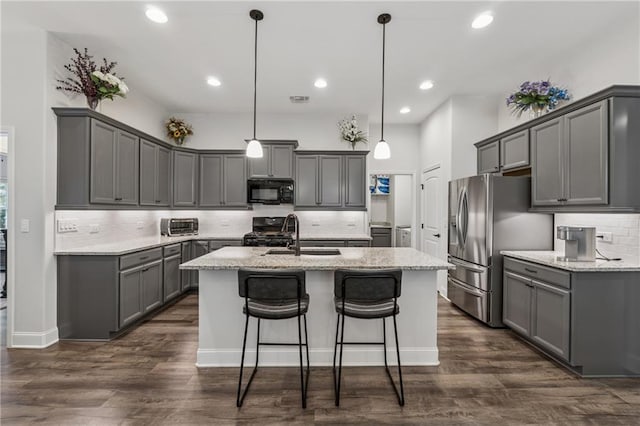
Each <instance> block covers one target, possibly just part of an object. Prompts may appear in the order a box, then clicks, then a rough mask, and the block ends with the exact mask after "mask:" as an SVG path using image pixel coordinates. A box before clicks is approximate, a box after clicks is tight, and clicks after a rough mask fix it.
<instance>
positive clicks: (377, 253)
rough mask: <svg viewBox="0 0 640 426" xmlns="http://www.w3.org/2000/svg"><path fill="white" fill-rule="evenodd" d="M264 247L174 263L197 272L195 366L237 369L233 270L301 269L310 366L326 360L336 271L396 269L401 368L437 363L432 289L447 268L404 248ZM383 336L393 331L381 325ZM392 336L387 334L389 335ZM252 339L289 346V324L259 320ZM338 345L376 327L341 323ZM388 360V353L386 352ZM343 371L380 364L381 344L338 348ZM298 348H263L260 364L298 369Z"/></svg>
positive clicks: (239, 327) (376, 337)
mask: <svg viewBox="0 0 640 426" xmlns="http://www.w3.org/2000/svg"><path fill="white" fill-rule="evenodd" d="M267 250H269V249H268V248H265V247H225V248H222V249H219V250H216V251H214V252H212V253H209V254H207V255H204V256H201V257H199V258H197V259H194V260H191V261H189V262H186V263H183V264H182V265H180V268H181V269H190V270H198V271H199V275H200V277H199V301H198V314H199V324H198V326H199V327H198V353H197V361H196V365H197V366H198V367H238V366H239V365H240V356H241V352H242V336H243V331H244V321H245V316H244V314H243V313H242V306H243V303H244V302H243V299H241V298H240V297H239V295H238V269H240V268H256V269H304V270H305V271H306V286H307V293H309V297H310V303H309V312H308V314H307V321H308V326H309V352H310V359H311V365H313V366H330V365H332V362H333V350H334V345H335V331H336V324H337V314H336V312H335V310H334V303H333V274H334V271H335V270H336V269H402V273H403V276H402V295H401V297H400V298H399V299H398V304H399V306H400V313H399V315H398V317H397V321H398V339H399V342H400V356H401V359H402V364H403V365H407V366H409V365H414V366H418V365H420V366H428V365H438V364H439V361H438V347H437V297H438V292H437V285H436V281H437V280H436V274H437V271H439V270H446V269H453V268H454V266H453V265H451V264H449V263H447V262H446V261H443V260H441V259H437V258H435V257H432V256H429V255H427V254H425V253H422V252H420V251H418V250H415V249H412V248H340V255H334V256H327V255H302V256H300V257H296V256H293V255H278V254H273V255H269V254H265V253H266V252H267ZM256 324H257V321H251V323H250V325H249V333H248V335H247V359H246V360H245V362H247V363H248V365H250V364H251V363H252V362H254V361H255V341H256ZM387 333H393V331H392V325H391V321H387ZM391 335H392V334H389V336H391ZM260 338H261V340H262V341H269V342H292V341H295V340H297V322H296V320H295V319H288V320H277V321H261V328H260ZM345 340H348V341H382V321H381V320H362V319H356V318H349V317H347V318H346V322H345ZM387 352H388V356H389V360H390V362H392V363H393V362H395V358H396V357H395V347H393V346H392V345H388V346H387ZM343 359H344V360H343V364H344V365H384V356H383V351H382V347H381V346H377V345H371V346H370V345H357V346H349V347H345V351H344V358H343ZM298 364H299V358H298V350H297V348H293V347H279V346H267V347H262V348H261V350H260V365H261V366H298Z"/></svg>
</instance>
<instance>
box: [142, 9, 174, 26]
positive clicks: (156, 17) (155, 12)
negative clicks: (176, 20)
mask: <svg viewBox="0 0 640 426" xmlns="http://www.w3.org/2000/svg"><path fill="white" fill-rule="evenodd" d="M145 15H147V18H149V19H150V20H152V21H153V22H157V23H158V24H164V23H165V22H167V21H168V20H169V18H167V15H166V14H165V13H164V12H163V11H161V10H160V9H158V8H157V7H153V6H149V7H148V8H147V11H146V12H145Z"/></svg>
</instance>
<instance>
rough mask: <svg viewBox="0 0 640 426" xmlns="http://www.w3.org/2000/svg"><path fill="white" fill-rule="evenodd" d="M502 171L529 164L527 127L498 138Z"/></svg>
mask: <svg viewBox="0 0 640 426" xmlns="http://www.w3.org/2000/svg"><path fill="white" fill-rule="evenodd" d="M500 160H501V161H500V168H501V170H502V171H507V170H513V169H518V168H521V167H527V166H529V129H526V130H523V131H521V132H518V133H514V134H513V135H509V136H506V137H504V138H502V139H500Z"/></svg>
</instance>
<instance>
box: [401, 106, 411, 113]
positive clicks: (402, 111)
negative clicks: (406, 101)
mask: <svg viewBox="0 0 640 426" xmlns="http://www.w3.org/2000/svg"><path fill="white" fill-rule="evenodd" d="M410 112H411V108H409V107H408V106H405V107H402V108H400V114H409V113H410Z"/></svg>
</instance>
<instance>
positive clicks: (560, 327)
mask: <svg viewBox="0 0 640 426" xmlns="http://www.w3.org/2000/svg"><path fill="white" fill-rule="evenodd" d="M569 282H570V278H569V273H567V272H562V271H559V270H552V269H549V268H545V267H543V266H540V265H535V264H530V263H526V262H520V261H516V260H512V259H506V260H505V263H504V279H503V308H502V309H503V315H502V317H503V322H504V323H505V324H506V325H507V326H508V327H510V328H511V329H513V330H514V331H516V332H517V333H519V334H521V335H523V336H525V337H527V338H529V339H530V340H532V341H533V342H534V343H535V344H537V345H538V346H539V347H541V348H543V349H545V350H546V351H547V352H549V353H550V354H553V355H554V356H555V357H557V358H559V359H562V360H564V361H569V360H570V333H571V329H570V326H571V288H570V284H569V288H566V286H567V283H569Z"/></svg>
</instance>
